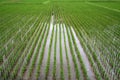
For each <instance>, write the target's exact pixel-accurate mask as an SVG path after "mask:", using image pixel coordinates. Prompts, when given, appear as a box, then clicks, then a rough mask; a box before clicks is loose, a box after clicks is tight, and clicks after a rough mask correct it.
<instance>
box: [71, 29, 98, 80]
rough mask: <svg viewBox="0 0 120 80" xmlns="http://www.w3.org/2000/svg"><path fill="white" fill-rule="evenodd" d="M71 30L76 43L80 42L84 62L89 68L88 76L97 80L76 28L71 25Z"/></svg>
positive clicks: (91, 79)
mask: <svg viewBox="0 0 120 80" xmlns="http://www.w3.org/2000/svg"><path fill="white" fill-rule="evenodd" d="M71 30H72V33H73V35H74V38H75V40H76V43H77V44H78V45H77V47H78V48H79V51H80V54H81V56H82V60H83V62H84V64H85V67H86V69H87V74H88V77H89V78H90V80H96V79H95V75H94V73H93V70H92V68H91V66H90V63H89V61H88V58H87V56H86V53H85V52H84V50H83V48H82V46H81V44H80V41H79V39H78V38H77V36H76V33H75V31H74V29H73V28H72V27H71Z"/></svg>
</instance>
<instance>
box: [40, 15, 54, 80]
mask: <svg viewBox="0 0 120 80" xmlns="http://www.w3.org/2000/svg"><path fill="white" fill-rule="evenodd" d="M48 27H50V30H49V33H48V36H47V42H46V46H45V52H44V56H43V60H42V65H41V69H40V79H41V80H44V79H45V67H46V63H47V58H48V50H49V45H50V37H51V35H52V29H53V16H52V18H51V23H50V26H48Z"/></svg>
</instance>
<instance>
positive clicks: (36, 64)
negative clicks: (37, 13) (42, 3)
mask: <svg viewBox="0 0 120 80" xmlns="http://www.w3.org/2000/svg"><path fill="white" fill-rule="evenodd" d="M44 27H46V26H44ZM47 30H48V27H47V29H46V31H45V33H44V32H42V34H44V36H46V34H47ZM41 40H42V43H41V46H40V49H39V52H38V56H37V60H36V63H35V67H34V69H33V72H32V76H31V80H36V73H37V71H36V70H37V66H38V63H39V62H38V61H39V59H40V55H41V54H40V53H41V51H42V47H43V44H44V40H45V37H44V38H43V39H42V38H41Z"/></svg>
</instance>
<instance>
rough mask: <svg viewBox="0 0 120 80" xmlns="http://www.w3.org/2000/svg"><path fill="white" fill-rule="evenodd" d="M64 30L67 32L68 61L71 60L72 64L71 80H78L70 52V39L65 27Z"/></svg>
mask: <svg viewBox="0 0 120 80" xmlns="http://www.w3.org/2000/svg"><path fill="white" fill-rule="evenodd" d="M63 29H64V31H65V39H66V47H67V51H68V59H69V62H70V71H71V80H76V74H75V67H74V63H73V60H72V55H71V52H70V47H69V43H68V37H67V36H68V35H67V31H66V28H65V25H64V26H63Z"/></svg>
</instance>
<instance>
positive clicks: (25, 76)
mask: <svg viewBox="0 0 120 80" xmlns="http://www.w3.org/2000/svg"><path fill="white" fill-rule="evenodd" d="M41 28H42V27H41ZM44 29H45V27H44V28H43V30H42V33H43V31H44ZM39 30H40V29H39ZM40 37H41V36H39V39H38V41H37V44H36V46H35V49H34V52H33V55H32V57H31V59H30V64H29V65H28V66H27V68H26V69H27V70H26V71H25V74H24V76H23V79H26V80H28V78H29V77H28V74H29V73H28V72H29V70H30V65H31V64H32V60H33V58H34V56H35V53H36V51H37V48H38V44H39V42H40Z"/></svg>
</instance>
